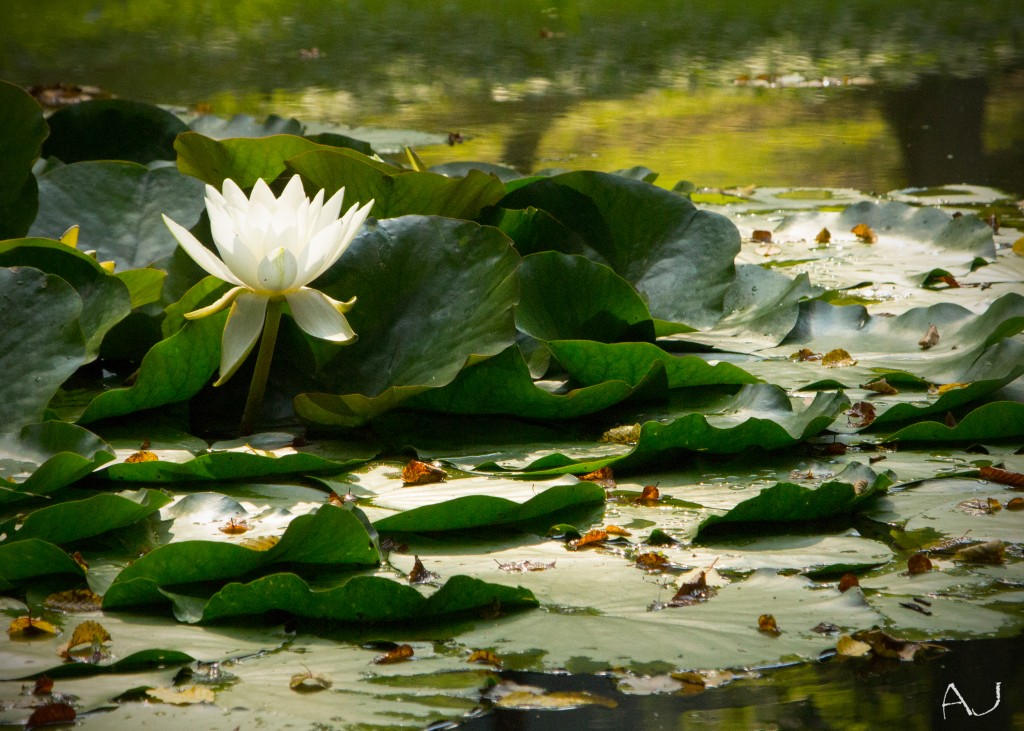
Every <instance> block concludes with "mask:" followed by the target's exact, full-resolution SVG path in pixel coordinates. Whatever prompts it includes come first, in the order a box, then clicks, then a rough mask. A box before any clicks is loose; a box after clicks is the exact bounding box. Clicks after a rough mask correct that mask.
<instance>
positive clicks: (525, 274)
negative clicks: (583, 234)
mask: <svg viewBox="0 0 1024 731" xmlns="http://www.w3.org/2000/svg"><path fill="white" fill-rule="evenodd" d="M519 279H520V282H521V286H522V293H521V295H520V298H519V305H518V306H517V307H516V327H518V328H519V329H520V330H521V331H522V332H524V333H526V334H527V335H531V336H533V337H535V338H537V339H539V340H595V341H599V342H616V341H619V340H628V341H649V342H650V341H653V340H654V322H653V321H652V320H651V314H650V312H648V311H647V305H646V304H644V301H643V299H641V297H640V295H639V293H638V292H637V291H636V290H635V289H633V287H632V286H631V285H630V284H629V283H628V282H627V281H626V280H624V279H623V278H622V277H620V276H618V275H617V274H616V273H615V272H613V271H612V270H611V269H609V268H608V267H606V266H604V265H603V264H598V263H597V262H594V261H591V260H590V259H587V258H586V257H583V256H573V255H567V254H560V253H558V252H556V251H545V252H540V253H537V254H531V255H530V256H527V257H525V258H524V259H523V263H522V265H521V266H520V268H519Z"/></svg>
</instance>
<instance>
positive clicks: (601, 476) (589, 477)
mask: <svg viewBox="0 0 1024 731" xmlns="http://www.w3.org/2000/svg"><path fill="white" fill-rule="evenodd" d="M580 481H581V482H593V483H594V484H596V485H600V486H601V487H603V488H604V489H605V490H614V489H615V472H614V471H613V470H612V468H611V467H602V468H601V469H598V470H594V471H593V472H588V473H587V474H585V475H581V476H580Z"/></svg>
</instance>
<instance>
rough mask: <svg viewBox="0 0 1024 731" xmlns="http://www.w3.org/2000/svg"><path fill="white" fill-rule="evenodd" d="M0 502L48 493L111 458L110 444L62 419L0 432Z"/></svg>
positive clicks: (64, 485) (65, 485) (112, 457)
mask: <svg viewBox="0 0 1024 731" xmlns="http://www.w3.org/2000/svg"><path fill="white" fill-rule="evenodd" d="M0 455H2V457H0V504H3V503H8V502H14V501H17V500H24V499H26V498H28V497H34V496H39V495H48V494H50V493H52V492H56V491H57V490H59V489H61V488H62V487H67V486H68V485H70V484H72V483H73V482H75V481H77V480H80V479H81V478H83V477H85V476H86V475H88V474H89V473H91V472H93V471H94V470H96V469H97V468H98V467H99V466H100V465H103V464H105V463H107V462H109V461H110V460H112V459H114V455H113V454H112V453H111V451H110V447H109V445H107V443H106V442H104V441H103V440H102V439H100V438H99V437H98V436H96V435H95V434H93V433H92V432H90V431H87V430H86V429H83V428H82V427H80V426H76V425H74V424H65V423H64V422H61V421H44V422H42V423H39V424H28V425H26V426H24V427H22V429H21V430H20V431H19V432H14V433H12V432H7V433H0Z"/></svg>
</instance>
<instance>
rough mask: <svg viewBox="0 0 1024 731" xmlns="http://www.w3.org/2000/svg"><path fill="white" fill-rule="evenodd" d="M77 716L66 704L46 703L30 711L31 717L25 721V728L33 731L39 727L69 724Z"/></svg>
mask: <svg viewBox="0 0 1024 731" xmlns="http://www.w3.org/2000/svg"><path fill="white" fill-rule="evenodd" d="M77 715H78V714H77V713H76V711H75V709H74V708H72V707H71V706H70V705H69V704H67V703H47V704H46V705H45V706H39V707H38V708H37V709H35V710H34V711H32V715H31V716H29V717H28V720H27V721H25V728H26V729H33V728H39V727H40V726H56V725H58V724H65V723H71V722H73V721H74V720H75V718H76V716H77Z"/></svg>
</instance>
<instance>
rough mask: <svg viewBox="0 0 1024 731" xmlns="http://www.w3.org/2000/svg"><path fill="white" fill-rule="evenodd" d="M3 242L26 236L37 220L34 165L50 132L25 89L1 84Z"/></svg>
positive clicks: (0, 210) (0, 231)
mask: <svg viewBox="0 0 1024 731" xmlns="http://www.w3.org/2000/svg"><path fill="white" fill-rule="evenodd" d="M0 107H2V108H3V110H4V116H3V118H2V119H0V169H2V170H3V171H4V174H3V175H2V176H0V240H2V239H14V238H19V237H21V236H24V235H25V234H26V233H27V232H28V229H29V226H31V225H32V221H33V220H34V219H35V217H36V211H37V210H38V206H39V194H38V189H37V187H36V178H35V176H34V175H33V174H32V165H33V163H35V161H36V160H37V159H38V158H39V155H40V151H41V149H42V145H43V140H45V139H46V136H47V134H49V130H48V128H47V126H46V122H45V121H44V120H43V110H42V109H41V108H40V107H39V104H38V103H37V102H36V100H35V99H33V98H32V97H31V96H29V95H28V94H26V93H25V91H24V90H23V89H21V88H20V87H17V86H15V85H14V84H10V83H8V82H6V81H0Z"/></svg>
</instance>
